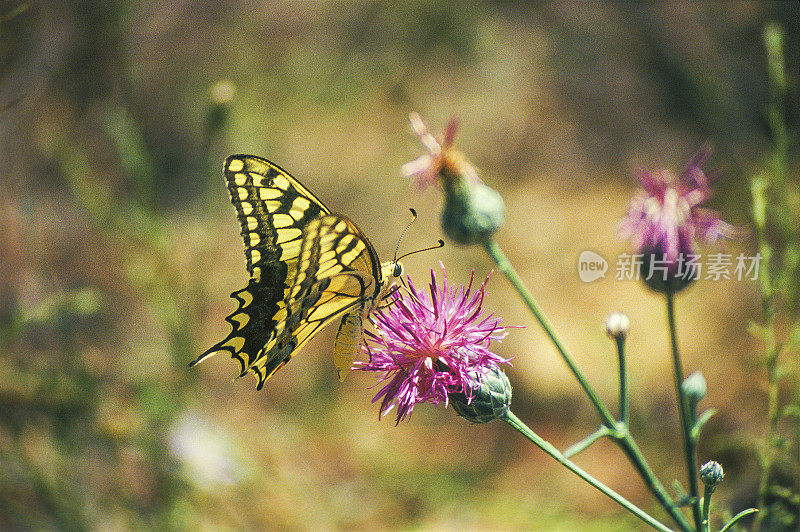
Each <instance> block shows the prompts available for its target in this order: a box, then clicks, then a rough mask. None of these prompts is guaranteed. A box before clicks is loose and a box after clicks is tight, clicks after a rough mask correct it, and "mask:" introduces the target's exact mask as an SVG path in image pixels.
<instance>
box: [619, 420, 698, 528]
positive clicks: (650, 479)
mask: <svg viewBox="0 0 800 532" xmlns="http://www.w3.org/2000/svg"><path fill="white" fill-rule="evenodd" d="M613 438H614V442H615V443H616V444H617V445H619V447H620V449H622V452H624V453H625V456H626V457H627V458H628V461H630V463H631V465H633V467H634V468H636V471H637V472H638V473H639V476H640V477H641V478H642V481H643V482H644V483H645V485H646V486H647V489H648V490H650V493H652V494H653V496H654V497H655V498H656V499H657V500H658V502H659V504H661V507H662V508H664V510H665V511H666V512H667V513H668V514H669V516H670V517H671V518H672V520H673V521H675V524H676V525H678V528H680V529H681V530H682V531H684V532H690V531H692V530H693V529H692V526H691V525H690V524H689V522H688V521H686V518H685V517H684V516H683V514H682V513H681V511H680V509H679V508H677V507H676V506H675V503H674V502H673V501H672V498H671V497H670V496H669V494H668V493H667V490H666V489H665V488H664V486H663V484H661V481H659V480H658V477H656V475H655V473H653V471H652V469H650V466H649V465H647V461H646V460H645V459H644V455H643V454H642V451H641V450H640V449H639V446H638V445H637V444H636V441H635V440H634V439H633V436H631V435H630V433H629V432H628V431H627V427H626V428H625V432H624V433H622V434H619V435H617V436H614V437H613Z"/></svg>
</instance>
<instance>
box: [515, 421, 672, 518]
mask: <svg viewBox="0 0 800 532" xmlns="http://www.w3.org/2000/svg"><path fill="white" fill-rule="evenodd" d="M503 420H504V421H505V422H506V423H508V424H509V425H511V426H512V427H514V428H515V429H517V430H518V431H519V432H520V433H522V434H523V435H524V436H525V437H526V438H528V439H529V440H530V441H532V442H533V443H534V444H535V445H536V446H537V447H539V448H540V449H541V450H543V451H544V452H546V453H547V454H548V455H550V456H551V457H552V458H553V459H555V460H556V461H557V462H558V463H559V464H561V465H563V466H564V467H566V468H567V469H569V470H570V471H572V472H573V473H575V474H576V475H578V476H579V477H580V478H581V479H583V480H585V481H586V482H587V483H589V484H591V485H592V486H593V487H595V488H596V489H598V490H599V491H600V492H602V493H603V494H605V495H607V496H608V497H610V498H611V499H612V500H613V501H614V502H616V503H617V504H619V505H620V506H622V507H623V508H625V509H626V510H628V511H629V512H631V513H632V514H633V515H635V516H636V517H638V518H639V519H641V520H642V521H644V522H645V523H647V524H648V525H650V526H652V527H653V528H655V529H656V530H662V531H669V530H670V529H669V528H667V527H666V526H665V525H663V524H662V523H660V522H659V521H657V520H656V519H655V518H653V517H651V516H650V515H648V514H647V513H645V512H644V511H643V510H641V509H640V508H639V507H638V506H636V505H634V504H633V503H632V502H630V501H628V500H627V499H626V498H624V497H623V496H622V495H620V494H618V493H617V492H615V491H614V490H612V489H611V488H609V487H608V486H606V485H605V484H603V483H602V482H600V481H599V480H597V479H596V478H594V477H593V476H591V475H590V474H589V473H587V472H586V471H584V470H583V469H581V468H580V467H578V466H577V465H576V464H575V463H574V462H572V461H571V460H569V459H567V458H566V457H565V456H564V455H563V454H561V453H560V452H559V451H558V449H556V448H555V447H553V446H552V445H551V444H550V443H549V442H547V441H546V440H544V439H542V438H541V437H540V436H539V435H538V434H536V433H535V432H533V431H532V430H531V429H529V428H528V426H527V425H525V423H523V422H522V421H520V420H519V418H517V416H515V415H514V414H513V413H512V412H511V411H510V410H509V411H508V412H507V413H506V415H505V417H504V418H503Z"/></svg>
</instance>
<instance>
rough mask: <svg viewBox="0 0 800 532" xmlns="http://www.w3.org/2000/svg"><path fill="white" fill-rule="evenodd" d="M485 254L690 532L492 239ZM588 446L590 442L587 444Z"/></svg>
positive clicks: (663, 501)
mask: <svg viewBox="0 0 800 532" xmlns="http://www.w3.org/2000/svg"><path fill="white" fill-rule="evenodd" d="M484 247H485V249H486V252H487V253H488V254H489V256H490V257H492V259H493V260H494V261H495V263H496V264H497V267H498V269H499V270H500V271H501V272H502V273H503V275H505V276H506V278H507V279H508V280H509V282H510V283H511V285H512V286H513V287H514V288H515V289H516V290H517V293H518V294H519V295H520V297H521V298H522V300H523V301H524V302H525V304H526V305H527V306H528V308H529V309H530V311H531V312H532V313H533V315H534V316H535V317H536V319H537V320H538V321H539V324H540V325H541V326H542V328H543V329H544V331H545V333H546V334H547V335H548V336H549V337H550V340H551V341H552V342H553V345H555V347H556V349H557V350H558V352H559V354H560V355H561V358H562V359H563V360H564V362H565V363H566V364H567V366H568V367H569V369H570V370H571V371H572V373H573V375H575V378H576V379H577V380H578V383H580V385H581V387H582V388H583V390H584V391H585V392H586V395H587V396H588V397H589V400H590V401H591V402H592V404H593V405H594V406H595V408H596V409H597V412H598V413H599V415H600V419H601V423H602V425H603V426H604V427H607V429H608V430H609V436H610V437H611V438H612V439H613V440H614V442H616V443H617V445H619V446H620V448H621V449H622V451H623V452H624V453H625V455H626V456H627V457H628V460H630V461H631V464H632V465H633V466H634V467H635V468H636V471H637V472H638V473H639V475H640V476H641V477H642V480H643V481H644V483H645V485H646V486H647V488H648V489H649V490H650V492H651V493H652V494H653V496H654V497H655V498H656V499H657V500H658V501H659V503H660V504H661V506H662V507H663V508H664V510H665V511H666V512H667V513H668V514H669V515H670V517H672V519H673V520H674V521H675V523H676V524H677V525H678V527H679V528H680V529H681V530H683V531H689V530H691V527H690V526H689V523H687V522H686V519H685V518H684V517H683V515H682V514H681V512H680V510H679V509H677V508H676V507H675V504H674V503H673V501H672V499H671V498H670V496H669V495H668V494H667V491H666V489H664V486H663V485H662V484H661V482H660V481H659V480H658V478H657V477H656V476H655V474H654V473H653V471H652V470H651V469H650V467H649V466H648V465H647V462H646V461H645V459H644V456H643V455H642V453H641V451H640V450H639V448H638V446H637V445H636V442H635V441H634V440H633V438H632V437H631V435H630V433H629V432H628V428H627V425H624V426H623V429H620V427H619V424H618V423H617V422H616V420H615V419H614V418H613V416H612V415H611V413H610V412H609V411H608V410H607V409H606V407H605V405H604V404H603V403H602V402H600V399H599V398H598V397H597V395H596V394H595V393H594V390H593V389H592V388H591V386H590V385H589V383H588V382H587V380H586V378H585V377H584V376H583V374H582V373H581V371H580V370H579V369H578V368H577V366H576V365H575V363H574V362H573V361H572V358H571V357H570V356H569V354H568V353H567V350H566V349H565V348H564V346H563V345H562V344H561V340H559V338H558V336H557V335H556V333H555V332H554V330H553V327H552V325H550V321H549V320H548V319H547V317H546V316H545V315H544V313H543V312H542V311H541V309H540V308H539V305H538V303H536V301H535V300H534V299H533V296H532V295H531V293H530V292H529V291H528V289H527V288H526V287H525V285H524V284H523V282H522V280H521V279H520V278H519V276H518V275H517V272H516V271H515V270H514V267H513V266H512V265H511V263H510V262H509V260H508V259H507V258H506V256H505V254H504V253H503V252H502V250H501V249H500V248H499V246H498V245H497V242H496V241H495V240H494V239H489V240H488V241H487V242H486V243H485V245H484ZM590 443H591V442H590Z"/></svg>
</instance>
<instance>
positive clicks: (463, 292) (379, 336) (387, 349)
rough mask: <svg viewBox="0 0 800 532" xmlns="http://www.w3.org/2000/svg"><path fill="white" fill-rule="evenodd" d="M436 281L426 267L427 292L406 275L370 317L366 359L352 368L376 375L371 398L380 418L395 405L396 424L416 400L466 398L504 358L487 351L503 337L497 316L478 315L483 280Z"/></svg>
mask: <svg viewBox="0 0 800 532" xmlns="http://www.w3.org/2000/svg"><path fill="white" fill-rule="evenodd" d="M442 271H443V272H444V278H443V280H442V282H441V283H437V280H436V276H435V274H434V272H433V270H431V283H430V286H429V289H430V295H428V294H427V293H425V292H424V291H421V290H417V288H416V287H415V286H414V284H413V283H412V281H411V279H410V278H409V279H408V290H407V293H401V292H400V291H398V292H395V293H394V295H393V296H391V300H390V302H389V304H388V305H387V306H386V307H384V308H383V309H382V310H380V311H378V312H376V313H375V314H374V315H373V316H372V318H371V319H372V323H373V324H374V325H375V327H376V329H377V333H372V332H367V342H366V347H365V349H366V351H367V353H368V355H369V361H365V362H356V363H355V364H354V365H353V369H356V370H362V371H375V372H379V373H381V375H380V377H379V379H380V381H381V382H385V383H386V384H385V385H384V386H383V387H382V388H381V389H380V391H379V392H378V393H377V394H376V395H375V397H374V398H373V402H376V401H378V400H381V407H380V414H379V415H380V416H383V415H385V414H386V413H388V412H389V411H391V410H392V408H394V407H395V406H396V407H397V423H399V422H400V421H401V420H403V419H404V418H405V417H406V416H408V415H409V414H411V412H412V411H413V410H414V405H416V404H417V403H423V402H426V401H427V402H431V403H433V404H439V403H441V402H444V403H445V406H446V405H447V404H448V398H449V396H450V394H456V393H463V394H465V395H466V396H467V398H468V400H471V398H472V397H473V395H474V389H475V388H476V387H477V386H478V385H479V383H480V380H476V377H477V376H479V375H484V374H486V373H487V372H488V371H490V370H491V369H493V368H496V367H497V365H498V364H501V363H506V362H508V360H506V359H504V358H503V357H500V356H498V355H496V354H495V353H492V352H491V351H490V350H489V347H490V344H491V342H492V340H501V339H502V338H504V337H505V335H506V333H505V328H504V327H502V326H501V325H500V322H501V320H500V318H498V317H495V316H494V315H492V314H488V315H487V314H485V313H482V310H481V305H482V303H483V297H484V292H485V288H486V281H488V280H489V278H488V277H487V278H486V280H485V281H484V282H483V283H482V284H481V286H480V288H478V290H473V286H472V283H473V281H474V277H475V272H473V274H472V277H471V278H470V282H469V285H468V286H467V287H464V286H461V287H456V286H455V285H453V286H448V285H447V272H446V271H445V270H444V266H443V265H442Z"/></svg>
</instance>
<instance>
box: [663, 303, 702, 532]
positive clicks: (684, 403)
mask: <svg viewBox="0 0 800 532" xmlns="http://www.w3.org/2000/svg"><path fill="white" fill-rule="evenodd" d="M666 298H667V321H668V322H669V337H670V345H671V346H672V367H673V375H674V377H675V393H676V396H677V400H678V413H679V414H680V424H681V435H682V437H683V451H684V457H685V461H686V481H687V483H688V484H689V497H690V499H691V507H692V516H693V517H694V522H695V527H696V530H700V527H701V526H702V522H703V518H702V515H701V511H700V495H699V492H698V490H697V449H696V443H697V442H696V441H695V440H694V438H693V437H692V425H693V422H692V420H691V419H690V416H689V412H688V406H689V405H688V400H687V398H686V394H685V393H684V389H683V365H682V364H681V357H680V352H679V349H678V328H677V325H676V322H675V295H674V293H673V292H672V291H667V293H666Z"/></svg>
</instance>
